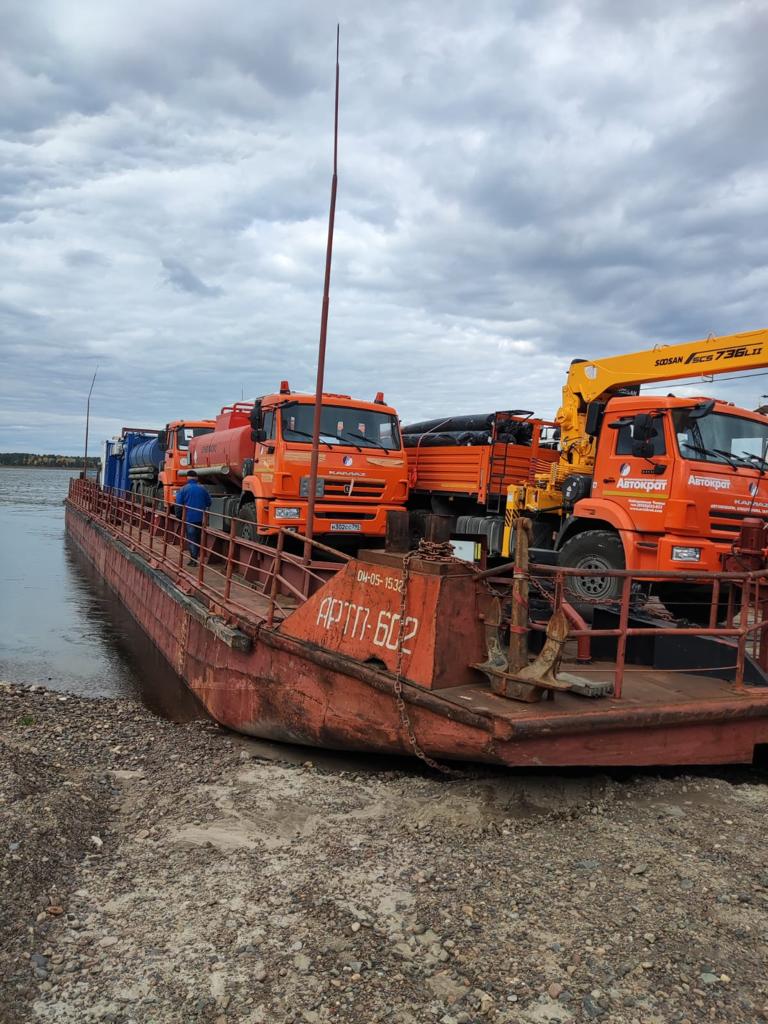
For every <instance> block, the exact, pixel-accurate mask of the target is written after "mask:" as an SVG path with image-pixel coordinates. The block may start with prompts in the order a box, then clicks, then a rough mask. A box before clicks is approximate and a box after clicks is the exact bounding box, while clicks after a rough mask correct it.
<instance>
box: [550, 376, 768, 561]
mask: <svg viewBox="0 0 768 1024" xmlns="http://www.w3.org/2000/svg"><path fill="white" fill-rule="evenodd" d="M766 451H768V418H766V417H765V416H763V415H761V414H760V413H756V412H749V411H747V410H745V409H740V408H737V407H736V406H734V405H732V404H730V403H727V402H721V401H714V400H711V399H706V398H692V399H680V398H674V397H671V396H670V397H666V398H659V399H657V398H654V399H652V400H649V399H648V397H647V396H643V397H640V396H638V397H633V398H615V399H612V400H611V401H609V402H608V403H607V405H606V409H605V415H604V419H603V423H602V426H601V429H600V436H599V441H598V444H597V451H596V457H595V464H594V474H593V478H592V481H591V493H590V494H589V496H588V497H585V498H583V499H581V500H579V501H576V502H574V504H573V517H574V518H573V519H572V521H571V523H570V524H569V523H565V524H564V529H563V531H562V535H561V537H560V538H559V546H560V547H562V546H563V544H564V543H565V542H567V540H568V538H569V536H571V535H572V534H573V528H574V524H575V523H577V522H579V521H581V522H580V526H584V525H585V524H586V525H590V521H592V522H598V521H599V522H602V523H605V524H606V525H607V526H610V527H611V528H613V529H614V530H616V532H617V533H618V535H619V536H620V538H621V541H622V545H623V548H624V555H625V561H626V568H628V569H661V570H665V571H666V570H674V569H681V568H687V569H696V570H702V571H706V572H717V571H720V570H722V568H723V558H724V556H726V555H727V554H729V553H730V551H731V549H732V545H733V541H734V539H735V538H736V536H737V535H738V533H739V528H740V525H741V522H742V520H743V519H744V518H745V517H747V516H750V517H754V518H759V519H762V520H764V521H768V475H767V474H766V469H768V463H766V461H765V460H766Z"/></svg>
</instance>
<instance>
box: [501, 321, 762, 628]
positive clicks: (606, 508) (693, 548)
mask: <svg viewBox="0 0 768 1024" xmlns="http://www.w3.org/2000/svg"><path fill="white" fill-rule="evenodd" d="M765 366H768V331H766V330H762V331H755V332H751V333H746V334H735V335H729V336H727V337H719V338H712V337H710V338H707V339H706V340H703V341H693V342H688V343H686V344H682V345H670V346H661V347H657V348H653V349H649V350H648V351H644V352H635V353H632V354H630V355H624V356H613V357H609V358H606V359H599V360H583V359H576V360H574V361H573V362H572V364H571V367H570V370H569V373H568V379H567V381H566V384H565V386H564V387H563V398H562V404H561V407H560V409H559V411H558V413H557V416H556V423H557V425H558V427H559V428H560V441H559V446H560V452H559V458H558V459H557V461H556V462H554V463H553V464H552V466H551V467H550V468H549V469H548V470H547V471H544V472H541V473H539V474H537V475H536V477H535V479H534V480H532V481H528V482H524V483H514V484H512V485H511V486H510V489H509V492H508V495H507V505H506V510H507V512H506V514H507V520H506V530H505V539H504V553H505V554H506V555H509V554H511V551H512V547H513V544H514V524H515V519H516V517H517V516H521V515H522V516H528V517H530V518H531V519H533V521H534V524H535V527H536V531H535V535H534V536H535V544H537V545H538V547H539V548H540V549H543V548H548V549H550V550H551V551H553V552H555V553H556V558H557V561H558V562H559V564H561V565H564V566H570V567H574V568H581V569H625V568H626V569H634V570H647V571H653V570H661V571H669V570H673V571H674V570H680V571H683V570H686V569H687V570H704V571H718V570H721V569H722V568H723V561H724V558H725V557H726V556H728V555H730V554H731V553H732V548H733V542H734V540H735V539H736V537H737V535H738V533H739V529H740V525H741V523H742V521H743V520H744V518H745V517H754V518H758V519H761V520H762V521H763V522H764V523H767V522H768V472H767V471H768V461H767V459H768V454H767V453H768V418H766V417H765V416H763V415H761V414H760V413H758V412H752V411H749V410H747V409H740V408H738V407H736V406H734V405H733V404H731V403H730V402H725V401H721V400H718V399H715V398H707V397H698V396H692V395H688V394H686V393H684V394H683V395H674V394H668V395H657V394H652V393H650V392H648V393H645V394H641V393H640V386H641V385H643V384H653V383H657V382H659V381H673V380H674V381H677V380H680V379H682V378H686V377H700V376H702V375H704V374H706V375H710V374H711V375H716V374H724V373H730V374H733V373H738V372H740V371H744V370H754V369H760V368H763V367H765ZM533 557H534V559H535V558H536V557H537V555H536V551H534V552H533ZM542 557H543V556H542ZM619 586H620V580H618V579H616V578H615V577H608V576H605V577H600V576H594V577H581V578H572V579H571V582H570V583H569V589H570V590H571V593H572V598H573V599H574V601H576V602H578V601H579V600H582V601H583V602H585V603H588V602H594V601H600V600H611V599H613V598H616V597H617V596H618V590H619ZM654 590H655V592H656V593H658V594H659V596H660V597H661V598H662V600H664V601H665V602H667V603H669V604H670V605H671V604H672V603H674V605H675V611H676V612H677V613H678V614H679V615H684V616H685V617H686V618H694V619H695V618H696V616H697V610H698V609H702V608H703V609H706V610H707V612H708V599H704V597H703V595H699V596H698V598H697V595H696V594H695V588H694V587H692V586H691V585H690V584H688V583H678V582H668V581H660V582H659V583H658V584H654Z"/></svg>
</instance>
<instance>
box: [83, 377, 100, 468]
mask: <svg viewBox="0 0 768 1024" xmlns="http://www.w3.org/2000/svg"><path fill="white" fill-rule="evenodd" d="M98 372H99V364H98V363H97V364H96V369H95V370H94V371H93V380H92V381H91V387H90V390H89V391H88V401H87V402H86V403H85V454H84V456H83V480H85V479H87V477H88V428H89V427H90V425H91V395H92V394H93V385H94V384H95V383H96V374H97V373H98Z"/></svg>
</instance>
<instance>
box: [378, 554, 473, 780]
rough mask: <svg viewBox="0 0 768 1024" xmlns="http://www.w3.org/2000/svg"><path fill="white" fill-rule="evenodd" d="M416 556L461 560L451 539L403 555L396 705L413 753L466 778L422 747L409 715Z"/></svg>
mask: <svg viewBox="0 0 768 1024" xmlns="http://www.w3.org/2000/svg"><path fill="white" fill-rule="evenodd" d="M414 558H418V559H420V560H421V561H427V562H443V561H445V560H446V559H451V560H454V561H459V559H456V558H455V557H454V554H453V547H452V545H451V544H450V543H449V542H448V541H443V542H438V541H429V540H421V541H419V546H418V548H416V549H415V550H414V551H409V552H408V553H407V554H406V555H405V556H404V557H403V586H402V589H401V590H400V621H399V623H398V627H397V657H396V660H395V685H394V690H395V704H396V705H397V710H398V712H399V713H400V721H401V723H402V726H403V729H404V730H405V732H406V735H407V736H408V740H409V742H410V744H411V747H412V748H413V752H414V754H415V755H416V757H418V758H419V759H420V760H421V761H423V762H424V764H426V765H428V766H429V767H430V768H432V769H434V770H435V771H438V772H441V773H442V774H443V775H449V776H456V777H463V773H462V772H459V771H456V770H455V769H454V768H449V767H448V766H447V765H444V764H440V762H439V761H436V760H435V759H434V758H433V757H430V756H429V754H427V752H426V751H425V750H423V749H422V747H421V745H420V744H419V741H418V740H417V738H416V733H415V732H414V731H413V723H412V722H411V717H410V715H409V714H408V708H407V706H406V703H405V700H404V699H403V654H404V651H403V636H404V634H405V611H406V603H407V599H408V582H409V580H410V573H411V562H412V561H413V559H414Z"/></svg>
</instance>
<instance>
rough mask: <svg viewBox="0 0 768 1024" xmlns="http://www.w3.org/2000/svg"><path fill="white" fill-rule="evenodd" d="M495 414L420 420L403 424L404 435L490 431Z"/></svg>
mask: <svg viewBox="0 0 768 1024" xmlns="http://www.w3.org/2000/svg"><path fill="white" fill-rule="evenodd" d="M494 416H495V413H492V412H489V413H478V414H477V415H474V416H472V415H468V416H443V417H437V419H434V420H420V421H419V422H418V423H407V424H405V423H404V424H403V433H404V434H430V433H437V432H438V431H444V432H446V433H448V434H452V433H454V432H456V431H470V430H471V431H475V430H486V431H490V429H491V427H492V426H493V419H494Z"/></svg>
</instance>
